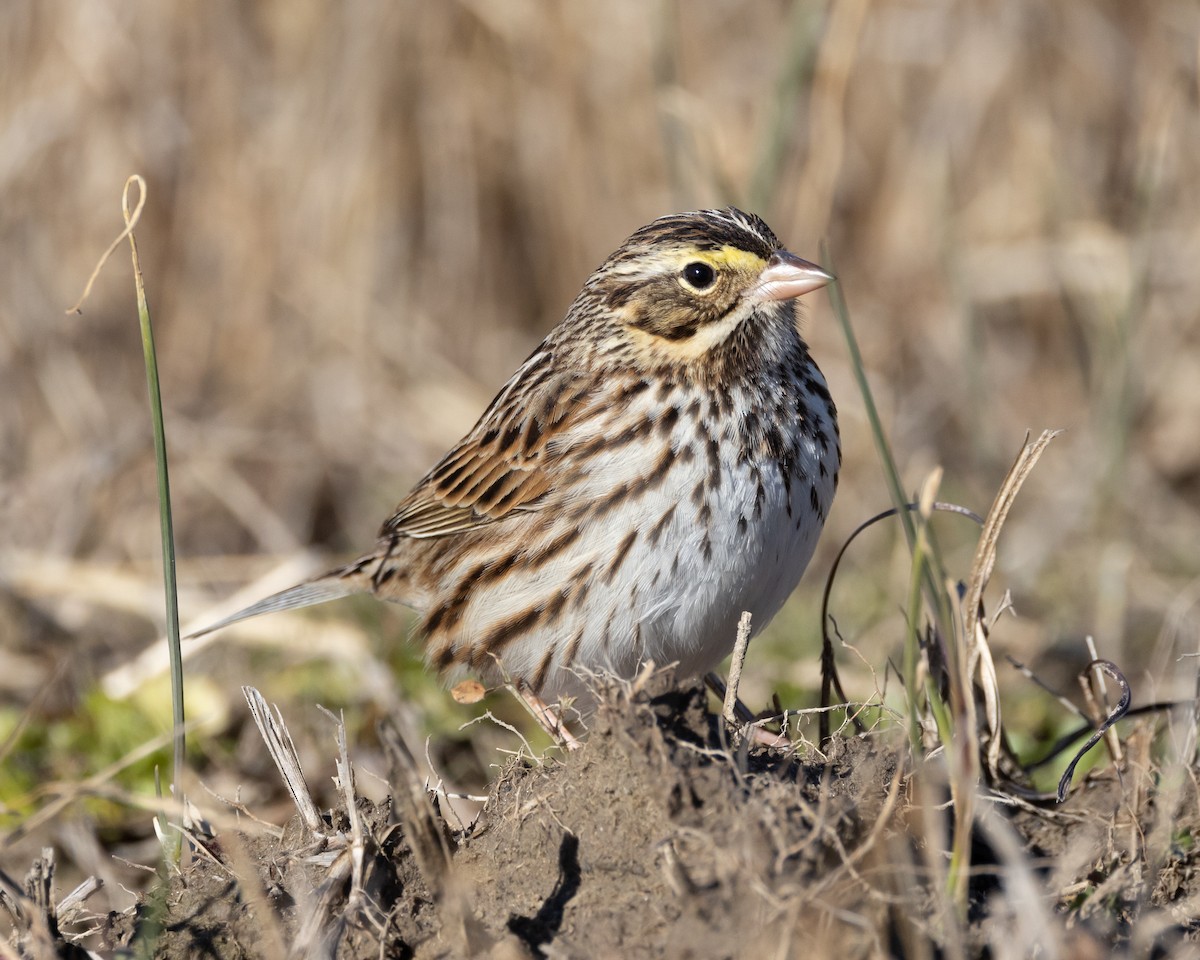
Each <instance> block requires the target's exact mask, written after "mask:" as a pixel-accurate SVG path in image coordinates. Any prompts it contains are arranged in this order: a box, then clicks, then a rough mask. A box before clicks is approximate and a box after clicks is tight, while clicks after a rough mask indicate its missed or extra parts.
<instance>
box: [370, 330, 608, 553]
mask: <svg viewBox="0 0 1200 960" xmlns="http://www.w3.org/2000/svg"><path fill="white" fill-rule="evenodd" d="M572 380H573V378H571V377H570V376H568V375H567V374H564V373H563V372H562V371H560V370H555V369H554V355H553V352H552V350H551V349H549V348H548V347H546V346H545V345H543V346H542V347H541V348H540V349H539V350H538V351H537V352H535V353H534V354H533V355H532V356H531V357H530V358H529V359H528V360H526V361H525V363H524V364H523V365H522V366H521V368H520V369H519V370H518V371H517V372H516V373H515V374H514V375H513V376H512V378H511V379H510V380H509V381H508V383H507V384H505V386H504V389H503V390H501V391H500V393H499V394H498V395H497V396H496V399H495V400H493V401H492V403H491V405H490V406H489V407H488V409H487V410H486V411H485V412H484V414H483V416H482V417H480V419H479V422H478V423H476V424H475V426H474V428H473V429H472V430H471V432H470V433H468V434H467V435H466V436H465V437H464V438H463V439H462V440H461V441H459V443H458V445H457V446H455V447H454V448H453V449H452V450H450V452H449V453H447V454H446V455H445V456H444V457H442V459H441V461H439V462H438V464H437V466H435V467H434V468H433V469H432V470H430V471H429V473H428V474H426V475H425V477H424V478H423V479H422V480H421V482H420V483H418V484H417V485H416V487H414V488H413V490H412V492H411V493H409V495H408V496H407V497H405V498H404V499H403V500H402V501H401V502H400V504H399V506H397V507H396V512H395V514H394V515H393V516H392V517H391V518H390V519H389V520H388V521H387V523H385V524H384V525H383V530H382V531H381V536H391V535H394V534H402V535H404V536H408V537H414V538H418V539H419V538H423V537H443V536H446V535H448V534H452V533H462V532H464V531H467V530H471V529H474V528H476V527H479V526H482V525H484V524H487V523H493V522H494V521H496V520H499V519H501V518H503V517H505V516H508V515H509V514H510V513H512V512H514V511H518V510H536V509H537V508H538V505H539V502H540V501H541V499H542V498H543V497H544V496H545V494H546V493H547V491H549V490H550V489H551V487H552V485H553V482H554V477H555V475H556V472H557V470H558V469H559V466H560V464H561V463H562V457H561V453H562V444H556V443H553V442H552V441H553V440H554V439H555V437H556V435H557V436H559V437H561V434H562V431H563V429H564V428H565V427H566V426H567V424H568V423H569V422H572V421H577V420H579V419H581V418H583V417H586V416H587V415H588V412H589V408H590V404H588V403H587V402H586V400H587V397H588V393H587V391H585V390H577V389H575V385H574V384H573V382H572Z"/></svg>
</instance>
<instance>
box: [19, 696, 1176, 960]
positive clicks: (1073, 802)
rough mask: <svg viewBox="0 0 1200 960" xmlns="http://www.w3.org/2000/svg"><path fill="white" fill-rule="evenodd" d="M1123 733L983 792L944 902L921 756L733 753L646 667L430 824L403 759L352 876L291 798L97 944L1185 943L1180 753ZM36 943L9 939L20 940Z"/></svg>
mask: <svg viewBox="0 0 1200 960" xmlns="http://www.w3.org/2000/svg"><path fill="white" fill-rule="evenodd" d="M1143 732H1144V731H1142V732H1138V731H1135V735H1133V736H1131V737H1130V738H1128V739H1129V741H1130V744H1131V748H1130V749H1129V751H1128V752H1127V754H1126V770H1125V773H1124V775H1123V776H1121V777H1117V776H1116V775H1114V774H1104V775H1100V776H1098V777H1096V778H1094V779H1093V780H1091V781H1090V782H1088V783H1086V784H1085V785H1084V786H1083V787H1079V788H1077V789H1076V792H1075V793H1074V794H1073V796H1072V797H1071V798H1070V800H1069V801H1068V802H1067V803H1066V804H1064V805H1063V806H1062V807H1057V808H1054V809H1043V808H1039V807H1038V806H1034V805H1032V804H1028V803H1019V802H1017V803H1016V805H1015V806H1013V805H1012V804H1013V803H1014V802H1015V801H1012V800H1011V798H1010V800H1009V802H1008V803H1000V804H995V805H991V804H984V805H983V809H982V810H981V813H980V815H979V820H978V826H977V829H976V839H975V843H974V847H973V850H972V864H973V869H972V879H971V882H970V888H969V891H970V892H969V903H968V906H967V916H966V917H965V918H962V917H960V916H959V915H958V914H956V912H955V911H954V910H953V909H952V908H951V907H950V906H949V903H948V901H947V899H946V898H945V897H944V896H943V895H942V893H941V891H942V890H944V889H945V883H946V879H945V858H944V855H943V853H942V851H943V850H944V849H946V841H945V835H946V830H947V822H946V817H947V815H948V813H947V810H946V809H945V805H944V804H943V803H942V801H943V800H944V799H945V790H944V787H943V786H942V783H943V778H942V775H941V773H940V770H939V768H938V765H937V763H936V761H935V760H926V761H925V762H924V763H923V764H922V765H920V766H917V767H915V768H914V767H913V765H912V764H911V763H910V762H909V761H908V760H907V759H906V757H907V751H906V750H903V749H900V748H898V747H897V746H896V745H895V744H894V743H890V742H888V739H887V738H886V737H885V736H882V735H864V736H856V737H838V738H835V739H834V740H833V741H832V742H831V743H830V744H829V745H828V747H827V748H826V749H825V750H824V751H823V752H818V751H815V750H813V751H810V752H809V754H808V755H806V756H803V757H801V756H795V755H790V756H789V755H784V754H783V753H782V752H780V751H767V750H764V749H763V748H755V749H754V750H752V751H751V750H747V748H746V747H745V746H742V747H737V748H735V747H731V746H730V744H729V743H728V739H727V735H726V734H727V732H726V731H725V729H724V726H723V724H722V723H720V722H719V721H718V720H717V719H716V718H715V717H714V716H713V715H712V714H710V713H709V712H708V711H707V709H706V705H705V695H704V692H703V690H701V689H699V688H688V689H684V690H682V691H680V690H673V691H672V690H670V689H664V688H663V681H662V679H661V678H656V680H655V681H653V682H652V683H651V684H650V685H649V689H648V690H645V691H641V692H639V693H637V694H631V692H630V691H629V689H628V688H622V687H615V688H613V689H611V690H609V691H608V694H607V695H606V696H605V697H604V699H603V703H602V706H601V708H600V710H599V712H598V714H597V715H596V716H595V717H594V718H593V720H592V722H591V732H590V735H589V737H588V740H587V743H586V745H585V747H584V748H583V749H582V750H580V751H577V752H575V753H570V754H567V755H565V756H563V757H561V758H558V757H554V758H543V759H541V760H537V761H535V760H532V759H530V758H528V757H525V758H518V759H514V760H512V761H511V762H510V763H509V764H508V765H507V767H506V768H505V769H504V771H503V772H502V774H501V775H500V776H499V777H498V778H497V779H496V781H495V782H494V784H493V785H492V788H491V791H490V795H489V797H488V801H487V803H486V805H485V807H484V810H483V812H482V813H481V814H480V816H479V817H478V818H477V819H476V821H475V822H474V823H472V824H470V825H469V826H466V827H465V828H464V829H461V830H457V831H456V830H452V829H451V828H450V827H448V826H447V825H446V821H445V820H443V819H442V818H441V816H440V815H438V814H437V813H436V810H435V806H436V798H434V799H432V800H431V799H430V798H431V797H432V795H430V794H426V793H425V791H424V790H423V789H421V788H419V787H418V788H417V789H416V790H413V789H412V787H413V781H412V780H411V777H410V775H409V774H407V773H405V772H404V769H405V763H404V762H403V761H398V762H397V764H396V766H395V768H394V770H393V774H392V778H391V782H392V785H393V798H392V799H391V800H390V801H389V802H387V803H385V804H381V805H374V804H371V803H369V802H367V801H366V800H360V801H359V802H358V804H357V807H358V811H359V813H360V815H361V822H362V824H363V826H362V831H361V833H362V837H363V842H362V844H361V849H362V861H361V871H356V869H355V868H354V865H353V857H352V855H351V854H352V846H353V845H352V844H351V845H350V846H349V847H348V846H347V843H346V840H345V837H346V836H347V832H348V831H350V830H351V825H350V822H349V819H348V818H347V816H346V812H345V811H344V810H340V811H334V812H333V813H332V814H331V815H329V818H328V822H329V824H330V826H331V827H332V829H331V830H327V831H325V833H326V838H325V839H323V840H322V839H319V838H316V837H314V836H312V835H311V834H309V833H308V832H307V831H306V830H305V829H304V828H303V827H302V826H301V823H300V820H299V819H298V818H297V819H296V820H295V821H294V822H293V823H291V824H290V825H289V826H288V828H287V829H286V830H285V831H284V833H283V836H282V837H281V838H275V837H263V836H259V837H247V836H241V835H237V834H232V833H231V834H229V835H227V836H218V837H216V838H215V839H213V840H211V841H210V842H209V844H208V846H209V849H210V851H211V857H210V856H208V855H203V856H196V857H195V858H194V859H193V862H192V863H191V865H190V866H189V867H187V868H186V869H185V870H184V871H183V872H182V874H176V875H173V876H172V877H171V879H170V881H169V883H168V884H167V885H166V886H165V887H164V886H163V885H161V884H160V885H159V889H158V890H157V891H156V892H153V893H151V894H150V895H149V896H148V897H147V898H145V899H144V900H143V901H142V903H141V904H140V906H139V907H138V909H137V911H136V913H129V914H126V915H121V916H118V915H112V916H110V917H108V918H107V919H106V920H104V922H103V926H104V927H105V929H104V931H103V934H102V936H101V937H100V940H101V941H102V942H101V943H100V944H99V945H98V947H97V948H98V949H100V950H101V951H109V950H113V949H116V948H118V946H119V945H122V944H129V943H130V942H131V941H133V940H135V939H137V940H140V941H141V943H142V945H143V947H145V946H146V945H148V944H152V945H153V946H152V950H153V955H155V956H160V957H220V958H243V957H246V958H249V957H272V956H285V955H287V954H288V951H289V949H291V950H294V951H295V952H296V953H295V955H306V956H307V955H314V956H336V957H344V958H364V960H365V958H376V957H421V958H434V957H437V958H451V957H466V956H483V957H496V958H524V957H554V958H606V957H614V958H615V957H653V958H659V957H671V958H702V957H703V958H721V957H750V956H764V957H802V956H803V957H813V956H816V957H824V956H838V957H874V956H905V957H908V956H913V957H929V956H995V957H1007V956H1013V957H1016V956H1031V955H1034V954H1035V953H1036V954H1038V955H1042V956H1070V957H1081V958H1085V957H1101V956H1110V955H1111V956H1162V957H1168V956H1169V957H1176V956H1179V957H1183V956H1196V955H1200V923H1198V922H1197V920H1196V913H1197V910H1196V905H1197V903H1200V879H1198V877H1200V874H1198V871H1197V865H1198V857H1197V853H1196V850H1195V845H1194V837H1195V836H1196V835H1197V831H1198V830H1200V816H1197V791H1196V785H1195V778H1194V771H1187V770H1181V769H1170V768H1167V767H1161V766H1160V767H1157V768H1154V769H1151V767H1150V766H1149V765H1147V766H1145V767H1144V770H1145V772H1144V773H1143V774H1138V773H1136V772H1134V771H1135V770H1136V769H1138V767H1139V762H1138V760H1137V759H1136V758H1137V755H1138V741H1139V739H1142V740H1145V738H1144V737H1142V736H1141V733H1143ZM385 739H386V738H385ZM1146 742H1147V743H1148V741H1146ZM992 796H996V795H995V794H993V795H992ZM163 907H165V913H161V912H160V911H161V908H163ZM156 917H161V924H162V926H161V930H159V931H158V932H157V933H156V932H155V926H156V922H157V920H156ZM34 926H35V927H36V924H35V925H34ZM35 932H36V931H35ZM43 933H44V931H43ZM42 942H43V944H44V943H45V940H43V941H42ZM59 944H60V946H63V944H62V941H59ZM36 946H37V944H36V938H34V937H33V936H32V935H31V934H29V933H27V934H26V935H25V936H24V938H23V939H20V940H19V941H18V943H17V950H18V953H19V954H21V955H31V956H32V955H38V953H37V950H36Z"/></svg>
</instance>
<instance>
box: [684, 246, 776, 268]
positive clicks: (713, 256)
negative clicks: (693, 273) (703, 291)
mask: <svg viewBox="0 0 1200 960" xmlns="http://www.w3.org/2000/svg"><path fill="white" fill-rule="evenodd" d="M694 260H701V261H703V262H705V263H707V264H710V265H711V266H713V267H719V268H723V269H726V270H731V271H733V272H735V273H743V272H745V273H758V272H759V271H760V270H762V269H763V268H764V267H765V266H766V265H767V262H766V261H765V260H764V259H763V258H762V257H760V256H759V255H758V254H756V253H750V252H749V251H747V250H739V249H738V248H737V247H730V246H724V247H721V248H720V249H718V250H692V251H690V252H686V253H684V254H683V255H682V256H681V257H680V261H679V265H680V266H681V267H682V266H684V265H685V264H688V263H691V262H692V261H694Z"/></svg>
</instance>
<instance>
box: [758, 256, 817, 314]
mask: <svg viewBox="0 0 1200 960" xmlns="http://www.w3.org/2000/svg"><path fill="white" fill-rule="evenodd" d="M834 279H836V278H835V277H834V276H833V274H831V273H826V272H825V271H824V270H822V269H821V268H820V267H818V266H817V265H816V264H815V263H809V262H808V261H807V260H801V259H800V258H799V257H797V256H796V255H795V254H791V253H788V252H787V251H786V250H777V251H775V253H774V254H772V255H771V259H770V260H768V261H767V266H766V269H765V270H763V272H762V273H760V274H759V275H758V283H757V284H756V285H755V287H754V289H753V290H751V291H750V296H751V297H752V298H753V299H755V300H759V301H762V300H794V299H795V298H796V297H800V296H803V295H804V294H806V293H812V291H814V290H820V289H821V287H823V286H825V284H827V283H829V282H830V281H831V280H834Z"/></svg>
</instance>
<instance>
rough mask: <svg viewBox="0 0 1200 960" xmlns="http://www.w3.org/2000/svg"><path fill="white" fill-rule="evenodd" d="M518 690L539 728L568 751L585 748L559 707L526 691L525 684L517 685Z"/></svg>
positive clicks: (530, 691)
mask: <svg viewBox="0 0 1200 960" xmlns="http://www.w3.org/2000/svg"><path fill="white" fill-rule="evenodd" d="M516 690H517V693H518V694H520V696H521V699H522V700H524V701H525V703H526V704H527V705H528V706H529V712H530V713H532V714H533V718H534V719H535V720H536V721H537V722H538V726H540V727H541V728H542V729H543V730H545V731H546V732H547V733H548V734H550V736H551V737H552V738H553V739H554V740H555V741H556V742H557V743H559V744H561V745H562V746H564V747H566V748H567V749H568V750H578V749H579V748H580V747H581V746H583V743H582V741H580V739H579V738H578V737H576V736H575V734H573V733H572V732H571V730H570V728H569V727H568V726H567V725H566V723H565V722H564V721H563V718H562V715H561V713H560V711H559V710H558V708H557V707H555V706H552V705H550V704H548V703H547V702H546V701H545V700H543V699H542V698H541V697H539V696H538V695H537V694H536V693H534V692H533V691H532V690H528V689H526V687H525V685H524V684H517V686H516Z"/></svg>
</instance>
